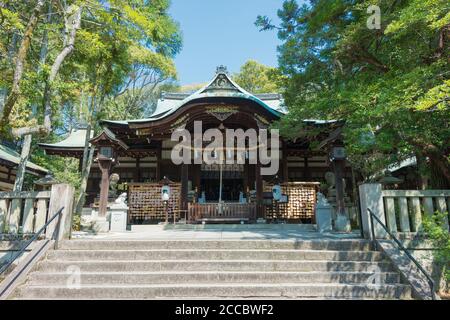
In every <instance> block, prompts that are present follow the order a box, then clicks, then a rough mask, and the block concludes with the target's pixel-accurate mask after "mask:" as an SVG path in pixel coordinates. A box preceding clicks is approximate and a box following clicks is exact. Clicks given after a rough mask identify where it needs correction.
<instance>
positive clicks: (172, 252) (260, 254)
mask: <svg viewBox="0 0 450 320" xmlns="http://www.w3.org/2000/svg"><path fill="white" fill-rule="evenodd" d="M47 258H48V259H49V260H66V261H74V260H78V261H87V260H89V261H97V260H114V261H116V260H205V259H211V260H332V261H381V260H383V259H384V256H383V254H381V253H380V252H374V251H328V250H292V249H290V250H287V249H280V250H267V249H258V250H237V249H232V250H230V249H222V250H216V249H202V250H192V249H153V250H56V251H55V250H53V251H50V252H49V253H48V255H47Z"/></svg>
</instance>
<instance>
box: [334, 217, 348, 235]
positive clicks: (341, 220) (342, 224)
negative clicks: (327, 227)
mask: <svg viewBox="0 0 450 320" xmlns="http://www.w3.org/2000/svg"><path fill="white" fill-rule="evenodd" d="M334 228H335V229H336V231H338V232H350V231H352V227H351V225H350V220H349V218H348V217H347V216H346V215H344V214H338V215H337V218H336V221H335V222H334Z"/></svg>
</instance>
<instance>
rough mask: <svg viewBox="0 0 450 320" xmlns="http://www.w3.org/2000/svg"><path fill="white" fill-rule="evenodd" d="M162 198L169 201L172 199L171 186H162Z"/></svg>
mask: <svg viewBox="0 0 450 320" xmlns="http://www.w3.org/2000/svg"><path fill="white" fill-rule="evenodd" d="M161 199H162V201H169V199H170V187H169V186H163V187H162V188H161Z"/></svg>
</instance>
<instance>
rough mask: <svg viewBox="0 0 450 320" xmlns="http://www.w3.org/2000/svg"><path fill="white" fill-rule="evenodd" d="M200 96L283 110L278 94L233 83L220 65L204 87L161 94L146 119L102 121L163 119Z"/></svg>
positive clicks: (137, 122)
mask: <svg viewBox="0 0 450 320" xmlns="http://www.w3.org/2000/svg"><path fill="white" fill-rule="evenodd" d="M202 98H241V99H246V100H251V101H253V102H255V103H256V104H257V105H259V106H261V107H262V108H264V109H265V110H266V111H268V112H269V113H271V114H272V115H274V116H275V117H280V116H281V115H283V114H284V113H285V112H284V111H281V110H280V109H282V100H281V97H280V95H278V94H259V95H254V94H252V93H250V92H248V91H246V90H245V89H243V88H242V87H240V86H239V85H238V84H237V83H235V82H234V81H233V80H232V79H231V78H230V77H229V76H228V72H227V70H226V68H225V67H224V66H220V67H218V68H217V71H216V75H215V76H214V78H213V79H212V80H211V81H210V82H209V83H208V84H207V85H206V86H204V87H202V88H201V89H199V90H197V91H196V92H194V93H192V94H190V95H189V94H183V93H176V94H173V93H170V94H167V95H164V94H163V95H162V97H161V99H160V100H159V101H158V105H157V108H156V110H155V112H154V113H153V115H151V116H150V117H148V118H146V119H138V120H129V121H125V122H123V121H103V122H104V123H107V124H116V125H126V124H139V123H146V122H153V121H157V120H161V119H164V118H165V117H167V116H169V115H171V114H173V113H175V112H176V111H178V110H179V109H181V108H182V107H184V106H185V105H187V104H189V103H190V102H193V101H195V100H198V99H202Z"/></svg>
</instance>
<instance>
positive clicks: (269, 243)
mask: <svg viewBox="0 0 450 320" xmlns="http://www.w3.org/2000/svg"><path fill="white" fill-rule="evenodd" d="M59 248H60V249H63V250H149V249H198V250H200V249H250V250H253V249H255V250H256V249H297V250H339V251H368V250H370V249H371V243H370V242H369V241H367V240H87V239H86V240H66V241H61V242H60V244H59Z"/></svg>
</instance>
